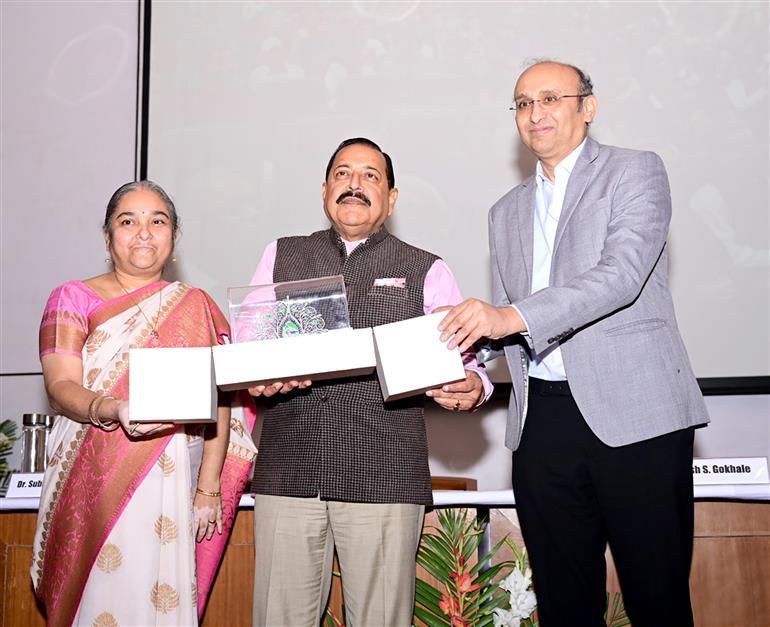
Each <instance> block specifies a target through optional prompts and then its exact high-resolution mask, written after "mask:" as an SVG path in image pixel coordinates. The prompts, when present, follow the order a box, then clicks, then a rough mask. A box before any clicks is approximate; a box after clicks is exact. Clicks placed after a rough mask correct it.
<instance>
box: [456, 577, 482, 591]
mask: <svg viewBox="0 0 770 627" xmlns="http://www.w3.org/2000/svg"><path fill="white" fill-rule="evenodd" d="M480 587H481V584H478V583H476V584H472V583H471V576H470V574H469V573H463V574H462V575H460V576H459V577H458V578H457V592H459V593H460V594H466V593H468V592H473V591H474V590H478V589H479V588H480Z"/></svg>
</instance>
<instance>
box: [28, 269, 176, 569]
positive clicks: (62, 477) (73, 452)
mask: <svg viewBox="0 0 770 627" xmlns="http://www.w3.org/2000/svg"><path fill="white" fill-rule="evenodd" d="M165 287H167V286H166V285H163V286H161V288H160V289H163V288H165ZM189 289H190V288H189V287H188V286H186V285H184V284H181V283H180V284H179V285H178V286H177V288H176V289H175V290H174V292H172V295H171V297H169V301H167V302H169V304H168V305H167V306H165V307H163V308H162V309H163V311H162V315H163V319H164V320H165V319H166V317H167V316H168V313H169V311H170V310H171V308H172V304H173V305H176V304H177V303H178V302H179V300H181V298H182V295H183V294H185V293H187V291H189ZM155 293H157V290H156V291H155ZM124 310H125V308H124V309H119V310H115V313H114V314H113V315H116V314H117V313H121V311H124ZM95 319H96V318H94V320H95ZM104 321H105V320H102V322H104ZM102 322H100V323H99V324H101V323H102ZM160 325H161V321H158V326H160ZM98 326H99V325H98V324H97V325H95V327H94V329H91V333H93V331H94V330H95V329H96V328H97V327H98ZM142 333H143V334H144V335H143V337H142V338H141V339H142V340H143V342H142V343H144V341H145V340H146V339H147V337H148V336H149V334H150V329H149V328H147V329H145V330H143V332H142ZM105 367H110V366H105ZM127 369H128V353H127V352H123V353H122V354H121V356H120V359H119V360H118V361H117V362H115V364H114V367H111V370H110V372H109V375H108V377H107V378H105V379H104V380H103V381H102V383H101V387H102V389H103V391H104V392H105V393H106V392H108V391H111V390H113V389H114V388H116V387H117V383H118V381H120V379H121V378H122V377H123V376H124V374H125V373H126V371H127ZM94 391H96V390H94ZM122 396H125V394H124V395H122ZM89 428H91V427H90V425H83V427H81V429H80V431H78V433H77V435H76V437H75V439H73V440H72V442H71V443H70V450H69V451H67V452H66V453H65V459H64V462H63V463H62V465H61V470H60V471H59V476H58V477H57V480H56V487H55V488H54V492H53V496H52V497H51V505H50V507H49V509H48V511H47V512H46V514H45V521H44V523H43V533H42V534H41V536H40V552H39V554H38V556H37V558H36V559H37V565H38V569H39V571H40V572H41V573H42V572H43V558H44V556H45V549H46V546H47V544H48V531H49V529H50V522H51V517H52V516H53V512H54V511H55V509H56V505H57V504H58V502H59V497H60V496H61V490H62V488H63V487H64V484H65V483H66V481H67V478H68V477H69V473H70V470H71V469H72V465H73V464H74V460H75V459H76V458H77V454H78V453H79V452H80V447H81V445H82V444H83V440H84V439H85V436H86V433H87V432H88V429H89Z"/></svg>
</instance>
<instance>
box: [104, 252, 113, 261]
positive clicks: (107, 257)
mask: <svg viewBox="0 0 770 627" xmlns="http://www.w3.org/2000/svg"><path fill="white" fill-rule="evenodd" d="M104 263H112V257H110V255H109V253H108V254H107V256H106V257H105V258H104Z"/></svg>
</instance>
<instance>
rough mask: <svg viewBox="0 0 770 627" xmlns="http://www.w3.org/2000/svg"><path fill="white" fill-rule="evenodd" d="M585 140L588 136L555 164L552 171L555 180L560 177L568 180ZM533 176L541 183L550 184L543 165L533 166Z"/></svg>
mask: <svg viewBox="0 0 770 627" xmlns="http://www.w3.org/2000/svg"><path fill="white" fill-rule="evenodd" d="M586 139H588V136H586V137H585V138H584V139H583V141H582V142H580V144H579V145H578V146H577V148H575V150H573V151H572V152H571V153H569V154H568V155H567V156H566V157H564V159H562V160H561V161H559V163H558V164H556V167H555V168H554V169H553V173H554V175H555V178H557V179H559V178H561V175H563V176H566V177H567V178H569V176H570V174H572V170H573V169H574V167H575V164H576V163H577V160H578V157H579V156H580V153H581V152H582V151H583V146H585V144H586ZM535 174H537V178H538V180H539V181H540V182H541V183H543V182H545V181H548V182H549V183H550V182H551V181H550V180H549V179H548V177H547V176H546V175H545V174H544V173H543V165H542V163H540V161H538V162H537V165H536V166H535Z"/></svg>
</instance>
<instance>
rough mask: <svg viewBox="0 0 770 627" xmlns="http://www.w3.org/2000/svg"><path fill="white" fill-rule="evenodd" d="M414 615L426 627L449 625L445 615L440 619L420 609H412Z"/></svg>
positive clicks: (444, 626)
mask: <svg viewBox="0 0 770 627" xmlns="http://www.w3.org/2000/svg"><path fill="white" fill-rule="evenodd" d="M414 615H415V616H416V617H417V618H419V619H420V620H421V621H422V622H423V623H425V624H426V625H428V627H446V625H449V624H450V622H449V620H448V619H449V617H448V616H446V615H445V616H444V617H443V618H442V617H439V616H436V615H435V614H433V612H429V611H428V610H426V609H423V608H421V607H415V608H414Z"/></svg>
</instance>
